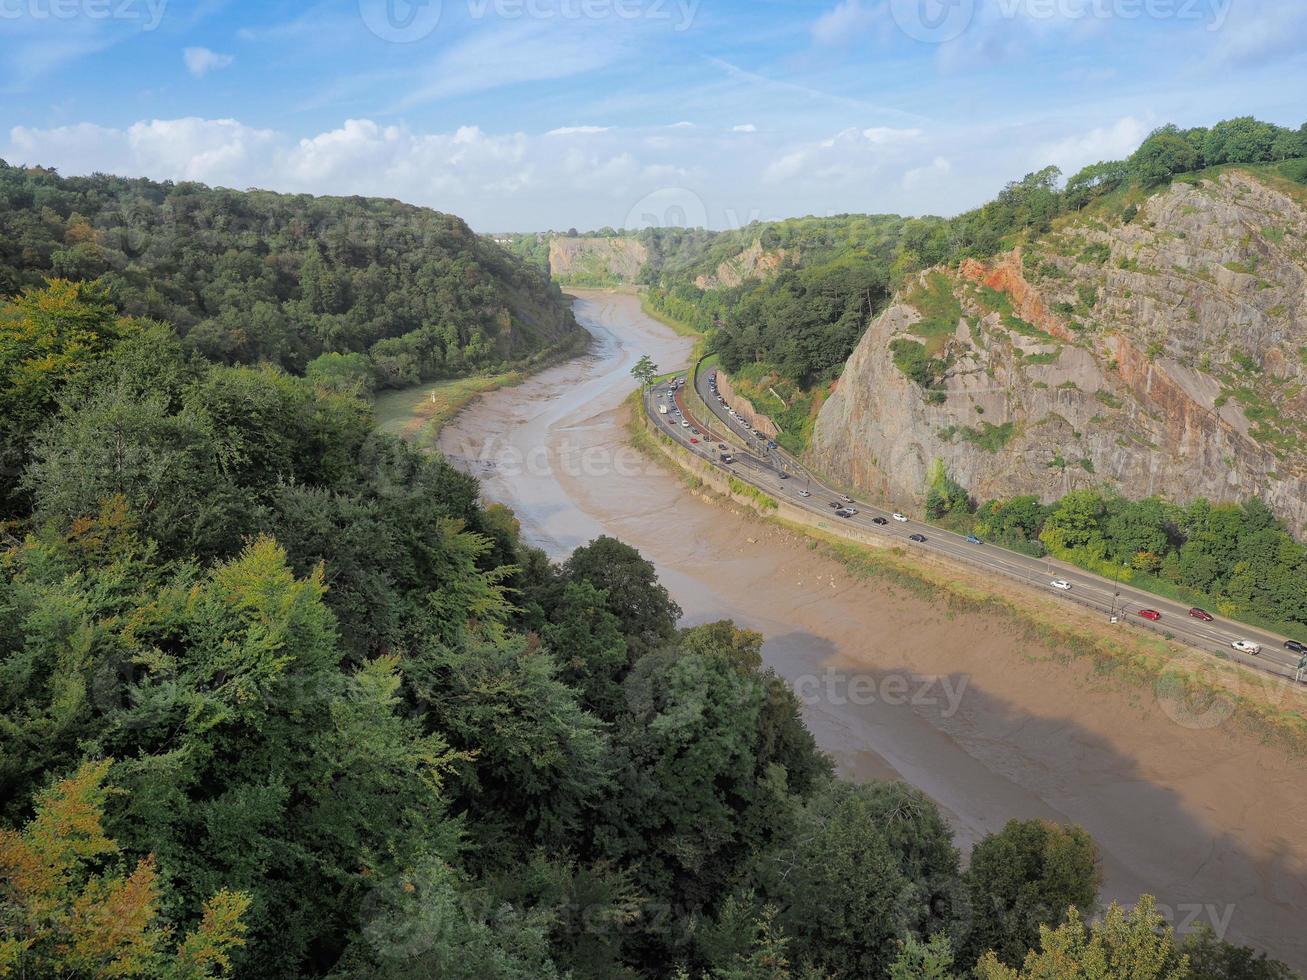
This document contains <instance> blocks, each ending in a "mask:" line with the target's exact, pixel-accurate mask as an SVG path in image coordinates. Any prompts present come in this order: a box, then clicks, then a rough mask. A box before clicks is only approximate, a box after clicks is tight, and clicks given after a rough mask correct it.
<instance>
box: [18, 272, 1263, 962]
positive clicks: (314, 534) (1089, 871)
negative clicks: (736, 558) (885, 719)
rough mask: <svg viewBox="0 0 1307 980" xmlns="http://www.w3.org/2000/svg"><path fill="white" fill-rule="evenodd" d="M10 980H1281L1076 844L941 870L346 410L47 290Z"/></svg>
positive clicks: (931, 823) (1035, 840) (38, 354)
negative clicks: (1183, 920)
mask: <svg viewBox="0 0 1307 980" xmlns="http://www.w3.org/2000/svg"><path fill="white" fill-rule="evenodd" d="M0 424H2V425H3V433H4V439H5V445H6V447H8V452H7V455H6V460H5V462H6V483H5V489H6V494H5V499H4V503H3V506H4V512H3V523H2V524H0V535H2V536H0V544H2V546H3V552H2V553H0V788H2V790H3V792H2V793H0V974H3V975H7V976H14V977H21V978H35V977H51V976H60V977H68V978H82V977H106V976H115V977H170V978H188V980H190V978H198V977H206V976H214V975H220V974H230V975H233V976H240V977H259V978H264V977H315V976H316V977H335V978H351V977H358V978H363V977H367V978H385V977H394V978H400V977H437V976H438V977H441V978H460V977H466V978H468V980H473V978H475V980H484V978H514V980H517V978H521V980H527V978H531V980H536V978H548V977H573V978H587V977H593V978H596V980H598V978H612V977H618V978H620V977H631V978H635V977H672V976H678V977H694V978H721V980H728V978H729V980H744V978H758V977H769V978H777V980H779V978H785V977H810V978H815V977H849V978H855V977H857V978H862V977H894V978H907V977H941V978H944V977H953V976H958V977H962V976H975V977H980V978H994V980H998V978H1009V977H1026V976H1029V977H1037V976H1049V975H1051V974H1050V969H1053V970H1057V969H1060V967H1056V968H1055V967H1050V964H1054V963H1056V964H1066V963H1067V962H1071V961H1076V962H1080V961H1083V962H1084V963H1086V964H1092V963H1093V962H1095V961H1096V960H1104V958H1105V961H1106V962H1108V963H1110V964H1111V965H1112V972H1111V973H1110V974H1109V975H1111V976H1120V977H1126V976H1129V977H1134V978H1148V977H1166V978H1195V980H1197V978H1218V977H1227V978H1233V977H1254V978H1256V977H1267V978H1278V977H1287V976H1289V974H1288V972H1287V971H1286V970H1285V969H1284V968H1283V967H1281V966H1280V965H1278V964H1276V963H1274V962H1271V961H1268V960H1265V959H1263V958H1260V957H1258V956H1255V955H1254V954H1252V953H1251V952H1249V951H1247V950H1241V949H1238V948H1236V947H1233V946H1229V945H1227V944H1225V943H1222V942H1220V941H1218V940H1217V939H1216V937H1214V936H1212V935H1210V934H1203V935H1199V936H1198V937H1196V938H1195V939H1193V940H1192V941H1190V942H1188V943H1186V944H1178V943H1177V941H1176V940H1175V939H1174V938H1173V937H1172V936H1171V934H1170V933H1169V931H1168V930H1167V928H1166V927H1165V924H1164V923H1163V922H1162V921H1161V920H1160V918H1159V917H1158V916H1157V914H1156V912H1155V911H1154V910H1153V909H1152V907H1151V905H1150V904H1149V903H1148V902H1147V901H1146V900H1145V901H1143V902H1141V904H1140V906H1139V907H1138V908H1136V909H1134V910H1127V911H1122V910H1119V909H1113V910H1110V911H1109V913H1108V918H1107V919H1106V921H1105V922H1104V924H1102V925H1094V926H1088V925H1086V924H1085V922H1086V918H1085V917H1086V916H1088V915H1090V914H1092V913H1094V912H1096V911H1097V907H1096V894H1097V889H1098V881H1099V871H1098V862H1097V855H1096V850H1095V847H1094V844H1093V841H1092V840H1091V839H1090V838H1089V837H1088V836H1087V835H1086V834H1085V833H1084V832H1083V831H1081V830H1078V829H1076V828H1064V827H1058V826H1054V825H1051V824H1046V823H1042V822H1039V821H1030V822H1020V821H1014V822H1012V823H1011V824H1009V825H1008V826H1007V827H1006V828H1004V829H1003V830H1002V831H1001V832H999V833H996V834H993V835H991V836H990V837H987V838H985V839H984V840H983V841H981V842H980V843H979V844H978V845H977V847H976V849H975V851H974V853H973V855H972V857H971V862H970V866H969V868H968V869H967V870H965V871H963V870H961V868H960V862H959V854H958V851H957V850H956V849H955V847H954V845H953V842H952V835H951V833H950V831H949V828H948V826H947V825H946V823H945V821H944V819H943V818H942V816H941V814H940V813H939V811H938V809H937V808H936V807H935V805H934V804H933V803H932V802H931V801H930V800H928V799H926V798H925V797H924V796H923V795H922V794H921V793H919V792H917V791H916V790H913V789H911V788H909V787H907V786H905V785H902V784H889V783H871V784H866V785H854V784H850V783H844V782H840V781H838V780H835V779H834V778H833V777H832V773H831V763H830V761H829V760H828V759H826V758H825V757H824V756H823V755H822V754H821V753H820V752H819V751H818V750H817V748H816V746H815V744H814V741H813V738H812V736H811V735H810V733H809V732H808V731H807V729H806V728H805V726H804V723H803V721H802V718H801V716H800V707H801V706H800V704H799V703H798V700H797V698H796V697H795V695H794V693H793V692H792V691H791V690H790V689H789V688H788V687H787V686H786V685H785V684H783V683H782V682H781V681H780V680H779V679H778V678H777V677H776V676H774V675H773V674H772V673H771V672H770V671H769V670H767V669H765V668H764V667H763V666H762V662H761V656H760V647H761V638H760V637H759V636H758V635H756V634H753V633H750V632H747V631H743V630H740V629H737V628H736V627H735V626H733V625H732V624H731V623H716V624H711V625H706V626H700V627H696V628H693V629H681V628H679V627H678V620H679V618H680V610H679V609H678V608H677V607H676V605H675V603H674V602H673V601H672V600H671V599H670V598H669V596H668V594H667V592H666V590H665V589H664V588H662V587H661V586H660V585H659V584H658V582H657V579H656V577H655V574H654V571H653V568H652V566H651V565H650V564H649V563H648V562H647V561H645V560H644V559H642V558H641V557H640V555H639V554H637V553H636V552H635V551H634V550H632V549H631V548H629V547H627V546H626V545H623V544H622V543H620V542H618V541H615V540H612V539H608V538H600V539H598V540H596V541H594V542H592V543H591V544H589V545H587V546H585V547H582V548H579V549H578V550H577V551H576V552H574V553H573V554H572V555H571V557H570V558H569V559H568V560H567V561H565V562H564V563H562V564H561V565H554V564H551V563H550V562H549V561H548V560H547V559H546V558H545V557H544V555H543V554H541V553H539V552H536V551H533V550H531V549H529V548H527V547H525V546H524V545H523V544H522V542H521V540H520V539H519V537H518V534H517V530H516V527H515V524H514V521H513V519H512V515H511V514H510V513H508V512H507V511H505V510H503V509H502V508H496V507H490V508H486V507H483V506H481V505H480V504H479V503H478V499H477V486H476V483H475V481H474V480H472V479H471V478H469V477H466V476H463V475H461V474H459V473H457V472H456V471H454V470H453V469H452V468H451V467H450V466H449V465H448V464H447V463H445V462H444V461H443V460H442V459H440V458H438V457H430V456H426V455H423V454H420V453H418V452H416V451H415V450H413V449H411V448H410V447H408V446H407V445H405V444H404V443H401V442H399V441H396V440H393V439H391V438H390V437H387V436H383V435H381V434H379V433H378V432H377V431H376V430H374V428H373V427H372V425H371V419H370V414H369V407H368V404H367V403H366V402H365V401H363V400H360V399H359V398H358V397H356V395H355V394H353V393H342V392H339V391H336V390H333V389H331V388H330V387H326V386H323V385H318V384H315V383H314V382H312V381H310V380H308V379H302V378H297V377H294V376H292V375H290V374H288V373H286V372H284V371H283V370H282V369H280V368H278V367H275V366H272V365H266V364H265V365H259V366H247V365H231V364H225V363H218V362H214V361H211V360H208V359H206V358H203V357H202V356H200V355H199V354H198V353H197V352H196V351H195V350H194V349H193V348H189V347H188V346H187V345H186V344H185V343H184V341H183V340H182V339H181V338H179V337H178V335H177V333H176V332H175V331H174V330H173V329H172V328H170V327H167V326H164V325H161V324H159V323H157V322H154V321H151V320H143V319H137V318H132V317H124V316H122V315H121V314H120V313H119V311H118V309H117V308H116V307H115V305H114V303H113V301H112V297H111V295H110V294H109V292H108V291H107V290H106V289H105V288H104V287H103V285H78V284H74V283H71V282H67V281H64V280H56V281H54V282H52V283H51V284H49V285H48V286H46V287H41V288H30V289H27V290H26V291H24V293H23V294H22V295H21V296H20V297H19V298H17V299H16V300H15V301H13V302H11V303H9V304H7V305H5V306H4V307H3V308H0Z"/></svg>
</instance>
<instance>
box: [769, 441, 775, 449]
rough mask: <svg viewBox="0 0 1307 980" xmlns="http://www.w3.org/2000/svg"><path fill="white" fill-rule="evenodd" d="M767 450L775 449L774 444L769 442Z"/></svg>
mask: <svg viewBox="0 0 1307 980" xmlns="http://www.w3.org/2000/svg"><path fill="white" fill-rule="evenodd" d="M767 448H768V449H775V448H776V443H774V442H769V443H767Z"/></svg>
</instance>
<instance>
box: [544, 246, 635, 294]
mask: <svg viewBox="0 0 1307 980" xmlns="http://www.w3.org/2000/svg"><path fill="white" fill-rule="evenodd" d="M648 261H649V250H648V249H646V248H645V247H644V245H643V243H641V242H640V241H639V240H638V239H635V238H553V239H551V240H550V242H549V273H550V275H552V276H553V277H554V279H556V280H558V281H559V282H563V283H572V284H574V285H593V286H600V285H617V284H620V283H633V282H635V281H636V279H637V277H638V276H639V275H640V270H641V269H642V268H644V264H645V263H646V262H648Z"/></svg>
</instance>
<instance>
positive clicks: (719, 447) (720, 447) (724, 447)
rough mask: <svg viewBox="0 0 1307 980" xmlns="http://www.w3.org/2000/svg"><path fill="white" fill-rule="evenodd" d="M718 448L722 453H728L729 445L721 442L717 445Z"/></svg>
mask: <svg viewBox="0 0 1307 980" xmlns="http://www.w3.org/2000/svg"><path fill="white" fill-rule="evenodd" d="M717 448H718V449H720V450H721V451H722V452H726V449H727V445H726V443H724V442H719V443H717Z"/></svg>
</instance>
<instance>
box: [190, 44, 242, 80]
mask: <svg viewBox="0 0 1307 980" xmlns="http://www.w3.org/2000/svg"><path fill="white" fill-rule="evenodd" d="M235 60H236V59H235V58H234V57H233V56H232V55H229V54H219V53H218V52H217V51H211V50H209V49H208V48H186V49H184V50H183V51H182V61H184V62H185V63H186V70H187V71H188V72H190V73H191V74H192V75H194V76H195V77H196V78H203V77H204V76H205V75H207V74H209V72H211V71H217V70H218V69H220V68H226V67H227V66H228V65H230V64H231V63H232V62H233V61H235Z"/></svg>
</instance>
